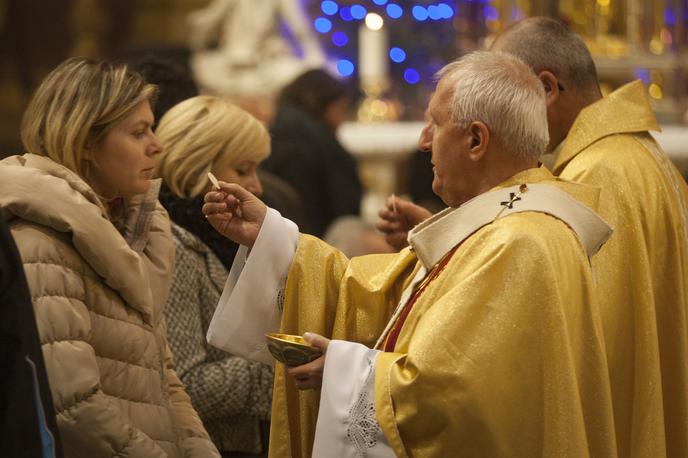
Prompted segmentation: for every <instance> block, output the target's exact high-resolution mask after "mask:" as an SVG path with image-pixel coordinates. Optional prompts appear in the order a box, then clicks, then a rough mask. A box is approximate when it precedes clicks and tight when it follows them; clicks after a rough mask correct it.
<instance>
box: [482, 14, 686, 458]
mask: <svg viewBox="0 0 688 458" xmlns="http://www.w3.org/2000/svg"><path fill="white" fill-rule="evenodd" d="M493 49H497V50H503V51H507V52H510V53H512V54H515V55H516V56H518V57H520V58H521V59H523V60H524V61H525V62H526V63H527V64H529V65H530V66H531V67H532V68H533V70H534V71H535V72H536V73H537V74H538V76H539V77H540V79H541V80H542V82H543V84H544V86H545V88H546V90H547V103H548V118H549V131H550V149H555V147H556V151H557V153H558V154H557V159H556V162H555V164H554V167H553V172H554V174H555V175H557V176H559V177H561V178H565V179H569V180H573V181H576V182H579V183H588V184H593V185H597V186H600V187H601V194H600V207H599V209H598V211H599V213H600V215H601V216H602V218H603V219H604V220H605V221H607V222H608V223H609V224H610V225H611V226H612V227H613V228H614V235H613V236H612V237H611V239H610V240H609V242H608V243H607V244H606V245H605V246H604V247H603V248H602V249H601V251H600V253H599V254H598V255H597V256H595V258H594V260H593V271H594V273H595V278H596V290H597V294H598V298H599V304H600V307H601V308H600V311H601V317H602V323H603V325H604V334H605V343H606V349H607V357H608V360H609V368H610V381H611V389H612V398H613V402H614V420H615V425H616V428H615V429H616V438H617V446H618V452H619V456H624V457H626V456H634V457H649V456H651V457H663V456H672V457H673V456H676V457H686V456H688V315H687V314H688V187H687V186H686V182H685V180H684V179H683V177H682V176H681V175H680V173H679V172H678V171H677V170H676V168H675V167H674V166H673V164H672V163H671V162H670V160H669V158H668V157H667V156H666V154H665V153H664V152H663V151H662V150H661V148H660V147H659V146H658V145H657V143H656V142H655V140H654V139H653V138H652V136H651V135H650V133H649V131H653V130H654V131H657V130H660V129H659V126H658V124H657V121H656V119H655V117H654V114H653V113H652V109H651V107H650V104H649V102H648V97H647V94H646V90H645V88H644V87H643V84H642V83H641V82H640V81H635V82H632V83H629V84H627V85H625V86H623V87H621V88H619V89H617V90H616V91H614V92H613V93H611V94H610V95H609V96H607V97H604V98H602V97H601V95H600V90H599V84H598V81H597V75H596V71H595V66H594V63H593V61H592V58H591V57H590V54H589V52H588V50H587V49H586V47H585V45H584V44H583V43H582V40H580V38H579V37H577V36H576V35H575V34H572V33H570V32H568V31H567V30H566V29H565V28H564V27H563V26H562V25H561V24H559V23H557V22H556V21H553V20H551V19H543V18H531V19H527V20H524V21H522V22H521V23H519V24H517V25H516V26H514V27H513V28H512V29H510V30H507V31H506V32H505V33H504V34H502V35H501V36H500V37H498V39H497V40H496V42H495V44H494V46H493Z"/></svg>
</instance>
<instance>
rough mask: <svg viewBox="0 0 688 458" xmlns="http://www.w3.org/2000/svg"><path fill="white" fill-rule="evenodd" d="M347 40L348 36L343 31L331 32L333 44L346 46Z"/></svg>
mask: <svg viewBox="0 0 688 458" xmlns="http://www.w3.org/2000/svg"><path fill="white" fill-rule="evenodd" d="M348 42H349V36H348V35H347V34H345V33H344V32H339V31H337V32H334V33H333V34H332V44H334V45H335V46H346V44H347V43H348Z"/></svg>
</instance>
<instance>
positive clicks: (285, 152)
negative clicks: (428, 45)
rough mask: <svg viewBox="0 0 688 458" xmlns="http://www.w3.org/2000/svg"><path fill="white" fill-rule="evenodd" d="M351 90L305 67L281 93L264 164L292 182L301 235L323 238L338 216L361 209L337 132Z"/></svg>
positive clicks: (354, 173) (352, 163) (352, 168)
mask: <svg viewBox="0 0 688 458" xmlns="http://www.w3.org/2000/svg"><path fill="white" fill-rule="evenodd" d="M354 98H355V94H354V93H353V92H352V91H351V90H350V89H349V88H348V86H346V85H345V84H344V83H342V82H341V81H339V80H337V79H335V78H334V77H332V76H330V75H329V74H328V73H326V72H325V71H323V70H309V71H307V72H306V73H304V74H302V75H301V76H299V77H298V78H296V79H295V80H294V81H292V82H291V83H289V84H288V85H287V86H286V87H285V88H284V89H283V90H282V92H281V93H280V95H279V98H278V102H277V104H278V105H277V113H276V115H275V118H274V120H273V122H272V125H271V126H270V134H271V136H272V154H271V156H270V157H269V158H268V159H267V160H266V161H265V163H264V168H265V169H266V170H268V171H269V172H272V173H274V174H275V175H277V176H278V177H280V178H282V179H284V180H286V181H287V182H288V183H289V184H290V185H292V186H293V187H294V188H295V189H296V191H297V192H298V194H299V195H300V197H301V201H302V202H303V208H304V218H305V220H304V224H303V225H301V226H300V227H301V230H302V231H303V232H304V233H308V234H312V235H316V236H322V235H323V234H324V233H325V231H326V230H327V227H328V226H329V225H330V224H331V223H332V222H333V221H334V220H335V219H336V218H338V217H340V216H344V215H356V216H358V215H359V213H360V205H361V196H362V193H363V190H362V186H361V181H360V179H359V176H358V170H357V165H356V160H355V159H354V157H353V156H351V154H350V153H349V152H348V151H346V150H345V149H344V147H343V146H342V145H341V144H340V143H339V140H337V137H336V135H335V133H336V130H337V128H338V127H339V126H340V125H341V124H342V123H343V122H344V121H345V120H346V119H347V117H348V115H349V111H350V107H351V104H352V103H353V101H354Z"/></svg>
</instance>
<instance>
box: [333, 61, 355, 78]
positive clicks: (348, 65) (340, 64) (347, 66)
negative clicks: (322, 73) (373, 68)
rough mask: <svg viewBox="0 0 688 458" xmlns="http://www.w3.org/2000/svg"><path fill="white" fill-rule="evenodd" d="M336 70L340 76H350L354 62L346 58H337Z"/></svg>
mask: <svg viewBox="0 0 688 458" xmlns="http://www.w3.org/2000/svg"><path fill="white" fill-rule="evenodd" d="M337 71H338V72H339V74H340V75H342V76H351V75H352V74H353V73H354V64H353V62H351V61H350V60H347V59H342V60H339V61H337Z"/></svg>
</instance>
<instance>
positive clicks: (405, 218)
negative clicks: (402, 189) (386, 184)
mask: <svg viewBox="0 0 688 458" xmlns="http://www.w3.org/2000/svg"><path fill="white" fill-rule="evenodd" d="M378 216H379V217H380V219H379V220H378V222H377V224H376V225H375V227H376V228H377V229H378V230H379V231H380V232H382V233H383V234H385V240H386V241H387V243H389V244H390V245H392V246H393V247H394V248H395V249H397V250H401V249H402V248H404V247H405V246H406V245H408V241H407V240H406V237H407V236H408V231H410V230H411V229H412V228H413V226H415V225H416V224H418V223H420V222H422V221H424V220H426V219H427V218H429V217H431V216H432V213H430V211H429V210H427V209H425V208H424V207H421V206H420V205H416V204H414V203H413V202H411V201H410V200H406V199H402V198H401V197H396V196H394V195H392V196H390V197H388V198H387V201H386V206H385V207H384V208H382V209H381V210H380V211H379V212H378Z"/></svg>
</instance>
